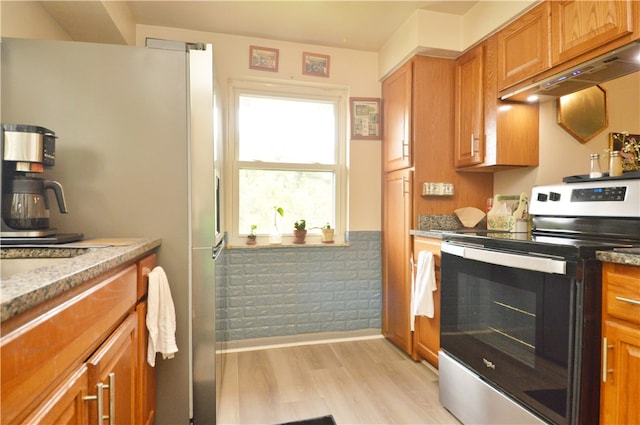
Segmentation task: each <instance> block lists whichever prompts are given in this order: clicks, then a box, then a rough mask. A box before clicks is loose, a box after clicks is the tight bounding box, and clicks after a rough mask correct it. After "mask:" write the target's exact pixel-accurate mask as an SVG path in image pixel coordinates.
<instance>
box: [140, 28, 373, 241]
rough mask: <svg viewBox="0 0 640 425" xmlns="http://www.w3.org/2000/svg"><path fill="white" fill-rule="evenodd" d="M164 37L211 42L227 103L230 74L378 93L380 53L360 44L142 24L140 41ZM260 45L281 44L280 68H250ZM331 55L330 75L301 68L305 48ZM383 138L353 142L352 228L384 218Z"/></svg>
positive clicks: (355, 93)
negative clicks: (308, 41)
mask: <svg viewBox="0 0 640 425" xmlns="http://www.w3.org/2000/svg"><path fill="white" fill-rule="evenodd" d="M147 37H150V38H164V39H172V40H184V41H192V42H204V43H211V44H213V46H214V55H215V66H216V72H217V76H218V77H217V78H218V83H219V84H220V88H221V93H220V94H221V99H222V102H223V104H224V105H226V104H227V96H228V81H229V80H230V79H246V78H251V79H261V80H273V81H277V80H280V81H282V80H285V81H306V82H309V83H313V84H326V85H333V86H342V87H346V88H348V90H349V95H350V96H352V97H380V90H381V87H380V83H379V82H378V79H377V75H376V69H377V68H376V66H377V61H378V55H377V54H376V53H371V52H363V51H358V50H349V49H340V48H329V47H320V46H314V45H308V44H299V43H290V42H284V41H274V40H266V39H260V38H251V37H240V36H233V35H228V34H216V33H206V32H197V31H187V30H181V29H176V28H166V27H155V26H147V25H138V28H137V42H136V43H137V45H139V46H143V45H144V42H145V41H144V40H145V39H146V38H147ZM251 45H257V46H263V47H269V48H275V49H278V50H279V65H278V72H269V71H259V70H253V69H249V46H251ZM305 51H308V52H313V53H320V54H325V55H329V56H330V57H331V61H330V62H331V63H330V71H329V78H323V77H313V76H308V75H303V74H302V52H305ZM380 155H381V142H380V141H379V140H354V141H351V142H350V145H349V157H350V160H351V165H350V168H349V189H348V190H349V216H348V220H349V230H353V231H358V230H360V231H362V230H380V222H381V209H380V205H381V198H380V197H381V186H380V185H381V167H380V164H381V156H380Z"/></svg>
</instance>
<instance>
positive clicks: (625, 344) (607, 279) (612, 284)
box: [600, 263, 640, 424]
mask: <svg viewBox="0 0 640 425" xmlns="http://www.w3.org/2000/svg"><path fill="white" fill-rule="evenodd" d="M602 283H603V297H602V300H603V309H602V313H603V326H602V336H603V341H602V383H601V387H600V423H601V424H640V404H639V403H638V400H640V379H638V377H639V376H640V267H635V266H627V265H622V264H613V263H604V265H603V282H602Z"/></svg>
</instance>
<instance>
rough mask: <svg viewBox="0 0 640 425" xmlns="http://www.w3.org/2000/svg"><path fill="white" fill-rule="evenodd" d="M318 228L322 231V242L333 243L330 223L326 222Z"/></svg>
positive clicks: (332, 231) (332, 230)
mask: <svg viewBox="0 0 640 425" xmlns="http://www.w3.org/2000/svg"><path fill="white" fill-rule="evenodd" d="M320 230H321V231H322V243H333V233H334V229H332V228H331V225H330V224H329V223H327V224H325V225H324V226H322V228H320Z"/></svg>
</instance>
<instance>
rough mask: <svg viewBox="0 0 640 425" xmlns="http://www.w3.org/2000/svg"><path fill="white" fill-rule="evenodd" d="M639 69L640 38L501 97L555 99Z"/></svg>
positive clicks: (511, 98) (522, 99)
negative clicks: (532, 96) (534, 96)
mask: <svg viewBox="0 0 640 425" xmlns="http://www.w3.org/2000/svg"><path fill="white" fill-rule="evenodd" d="M637 71H640V40H636V41H634V42H632V43H629V44H627V45H625V46H622V47H620V48H618V49H615V50H612V51H611V52H609V53H605V54H603V55H601V56H598V57H597V58H594V59H591V60H590V61H587V62H585V63H583V64H580V65H578V66H574V67H573V68H569V69H567V70H565V71H562V72H561V73H559V74H556V75H553V76H551V77H548V78H545V79H544V80H541V81H538V82H536V83H534V84H531V85H529V86H526V87H523V88H521V89H518V90H515V91H513V92H510V93H507V94H505V95H504V96H501V97H500V99H502V100H506V99H508V100H515V101H526V100H527V98H528V97H529V96H531V95H536V96H538V97H539V99H540V100H545V99H555V98H557V97H560V96H564V95H567V94H571V93H574V92H577V91H580V90H582V89H586V88H588V87H591V86H595V85H596V84H600V83H604V82H606V81H609V80H613V79H615V78H618V77H622V76H624V75H627V74H631V73H633V72H637Z"/></svg>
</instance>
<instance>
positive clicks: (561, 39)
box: [551, 0, 633, 66]
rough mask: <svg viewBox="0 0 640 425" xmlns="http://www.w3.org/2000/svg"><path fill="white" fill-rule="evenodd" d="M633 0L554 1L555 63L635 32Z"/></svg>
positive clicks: (552, 16) (552, 10) (552, 48)
mask: <svg viewBox="0 0 640 425" xmlns="http://www.w3.org/2000/svg"><path fill="white" fill-rule="evenodd" d="M632 3H633V1H631V0H624V1H617V0H601V1H577V0H565V1H552V2H551V43H552V44H551V57H552V64H553V65H554V66H555V65H557V64H559V63H562V62H564V61H567V60H569V59H572V58H574V57H576V56H578V55H581V54H582V53H586V52H588V51H589V50H592V49H594V48H597V47H600V46H602V45H605V44H607V43H609V42H612V41H614V40H616V39H618V38H621V37H623V36H625V35H628V34H632V33H633V26H632V15H633V11H632V7H633V5H632Z"/></svg>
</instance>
